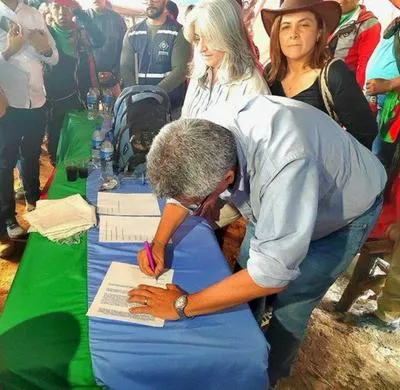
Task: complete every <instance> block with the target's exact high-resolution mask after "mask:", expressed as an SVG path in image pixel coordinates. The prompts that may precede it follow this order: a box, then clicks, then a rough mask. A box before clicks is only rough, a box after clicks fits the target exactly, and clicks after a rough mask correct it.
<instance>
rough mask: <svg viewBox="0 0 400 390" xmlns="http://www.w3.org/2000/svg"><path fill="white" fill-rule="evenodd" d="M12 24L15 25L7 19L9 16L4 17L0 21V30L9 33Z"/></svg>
mask: <svg viewBox="0 0 400 390" xmlns="http://www.w3.org/2000/svg"><path fill="white" fill-rule="evenodd" d="M12 23H13V22H12V20H11V19H9V18H7V16H2V17H1V19H0V29H1V30H3V31H5V32H9V31H10V28H11V25H12Z"/></svg>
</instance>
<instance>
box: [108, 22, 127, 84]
mask: <svg viewBox="0 0 400 390" xmlns="http://www.w3.org/2000/svg"><path fill="white" fill-rule="evenodd" d="M126 30H127V28H126V24H125V22H124V20H123V19H122V17H119V36H118V42H116V44H117V45H118V48H117V53H118V54H119V57H118V61H117V62H116V64H115V66H114V68H113V70H112V72H113V73H114V75H115V77H116V78H117V79H118V80H119V79H120V74H121V71H120V64H121V52H122V45H123V42H124V37H125V34H126Z"/></svg>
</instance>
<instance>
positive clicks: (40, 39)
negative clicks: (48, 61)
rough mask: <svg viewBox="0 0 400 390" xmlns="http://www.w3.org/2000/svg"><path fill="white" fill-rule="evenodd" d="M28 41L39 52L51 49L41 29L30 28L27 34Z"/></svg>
mask: <svg viewBox="0 0 400 390" xmlns="http://www.w3.org/2000/svg"><path fill="white" fill-rule="evenodd" d="M28 42H29V43H30V44H31V45H32V46H33V47H34V48H35V50H36V51H37V52H38V53H40V54H43V53H46V52H49V51H50V50H51V46H50V43H49V39H48V37H47V34H46V33H45V32H44V31H43V30H38V29H35V30H32V31H30V33H29V35H28Z"/></svg>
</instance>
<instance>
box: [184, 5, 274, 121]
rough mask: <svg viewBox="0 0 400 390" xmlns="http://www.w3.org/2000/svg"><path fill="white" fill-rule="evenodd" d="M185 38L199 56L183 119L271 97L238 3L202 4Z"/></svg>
mask: <svg viewBox="0 0 400 390" xmlns="http://www.w3.org/2000/svg"><path fill="white" fill-rule="evenodd" d="M185 37H186V39H187V40H188V41H189V42H191V43H192V44H193V45H194V51H195V53H194V59H193V63H192V72H191V80H190V83H189V88H188V92H187V94H186V98H185V102H184V104H183V108H182V117H191V118H196V117H198V116H199V115H201V114H202V113H203V112H205V111H207V110H208V109H209V108H210V107H212V106H214V105H216V104H218V103H221V102H225V103H226V102H228V103H230V102H232V103H233V102H234V101H235V100H238V99H239V100H242V99H244V98H248V97H251V96H254V95H259V94H268V93H269V89H268V86H267V84H266V82H265V81H264V80H263V77H262V75H261V73H260V72H259V70H258V69H257V60H256V58H255V56H254V54H253V51H252V48H251V45H250V41H249V38H248V36H247V31H246V28H245V26H244V23H243V20H242V14H241V8H240V6H239V4H238V3H237V2H236V0H200V1H199V2H198V3H197V4H196V6H195V7H194V8H193V10H192V11H191V12H190V14H189V15H188V22H187V25H186V27H185Z"/></svg>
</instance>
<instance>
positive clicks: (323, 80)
mask: <svg viewBox="0 0 400 390" xmlns="http://www.w3.org/2000/svg"><path fill="white" fill-rule="evenodd" d="M336 61H340V59H339V58H334V59H332V60H330V61H329V62H328V63H327V64H326V65H325V66H324V67H323V68H322V69H321V73H320V75H319V89H320V91H321V95H322V99H323V101H324V106H325V109H326V111H327V112H328V114H329V116H330V117H331V118H332V119H334V120H335V121H336V122H337V123H339V124H341V123H340V120H339V116H338V115H337V113H336V111H335V103H334V101H333V97H332V93H331V91H330V90H329V70H330V68H331V66H332V64H333V63H335V62H336Z"/></svg>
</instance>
